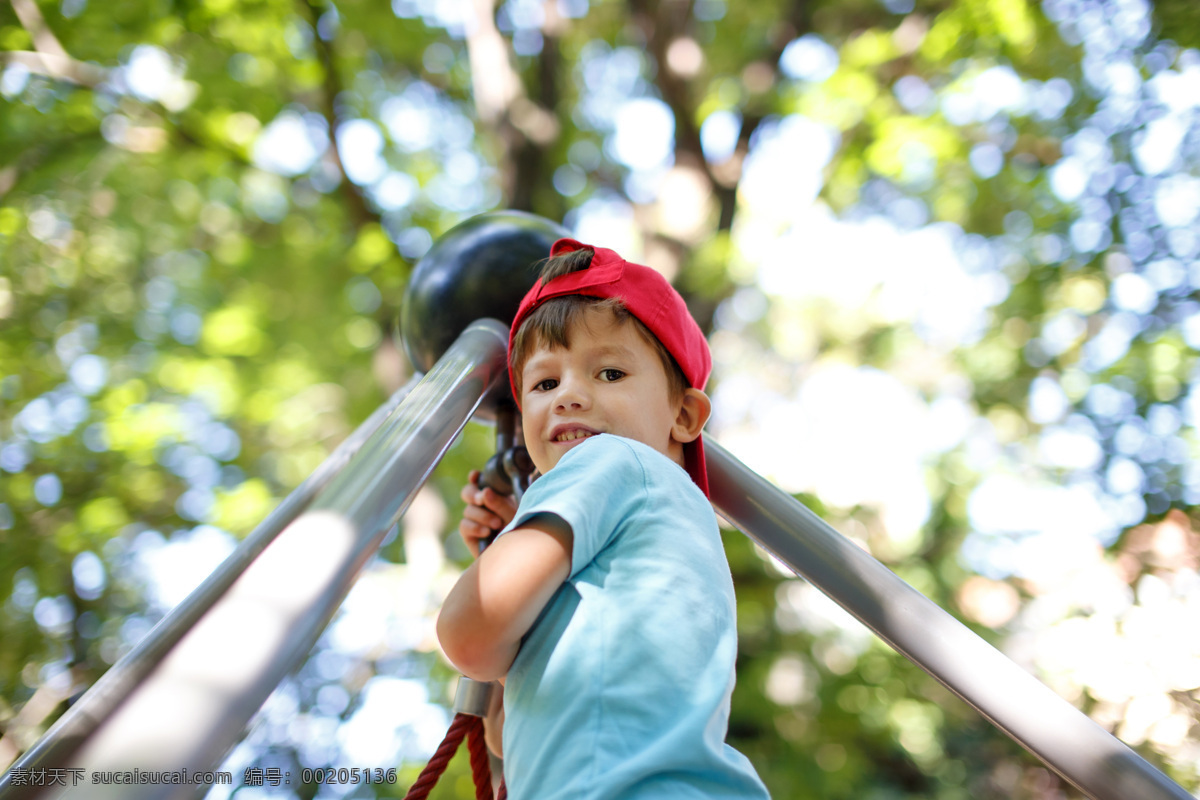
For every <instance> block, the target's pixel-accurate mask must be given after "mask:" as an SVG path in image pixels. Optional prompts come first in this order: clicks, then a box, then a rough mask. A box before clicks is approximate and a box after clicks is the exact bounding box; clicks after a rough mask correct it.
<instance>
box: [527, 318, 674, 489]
mask: <svg viewBox="0 0 1200 800" xmlns="http://www.w3.org/2000/svg"><path fill="white" fill-rule="evenodd" d="M569 339H570V342H571V344H570V347H566V348H553V349H551V348H546V347H539V348H538V349H536V350H534V352H533V354H532V355H531V356H530V357H529V359H528V360H527V361H526V362H525V365H524V367H523V368H522V370H521V387H522V388H521V412H522V413H521V424H522V428H523V430H524V433H525V446H526V448H528V450H529V455H530V456H531V457H532V458H533V463H534V465H535V466H536V467H537V468H538V471H539V472H541V473H543V474H545V473H546V472H548V471H549V470H550V469H552V468H553V467H554V465H555V464H557V463H558V460H559V459H560V458H562V456H563V454H564V453H566V452H567V451H568V450H570V449H571V448H572V447H575V446H576V445H577V444H579V443H580V442H582V441H583V440H584V439H585V438H587V437H588V436H592V435H595V434H597V433H612V434H616V435H618V436H624V437H626V438H628V439H634V440H636V441H639V442H641V443H643V444H646V445H649V446H650V447H653V448H654V449H655V450H657V451H658V452H660V453H662V454H663V455H665V456H667V457H668V458H670V459H672V460H673V461H675V463H677V464H680V465H682V463H683V444H682V443H681V442H679V441H677V440H676V439H675V438H674V437H673V436H672V431H673V428H675V427H676V421H677V418H678V416H679V412H680V406H681V404H682V401H680V402H676V403H672V402H671V399H670V392H669V390H668V383H667V375H666V373H665V372H664V370H663V365H662V361H661V360H660V359H659V357H658V354H657V353H656V352H655V350H654V348H653V347H651V346H650V344H648V343H647V342H646V340H645V339H643V338H642V337H641V335H640V334H639V333H638V331H637V329H636V328H635V326H634V325H633V324H632V323H624V324H623V323H620V322H618V321H617V320H616V319H615V318H614V317H613V315H612V314H611V312H609V311H604V310H592V311H588V312H587V314H586V316H585V317H584V321H583V322H582V323H580V324H577V325H576V326H575V327H574V328H573V329H572V330H571V331H570V336H569ZM689 391H691V390H689Z"/></svg>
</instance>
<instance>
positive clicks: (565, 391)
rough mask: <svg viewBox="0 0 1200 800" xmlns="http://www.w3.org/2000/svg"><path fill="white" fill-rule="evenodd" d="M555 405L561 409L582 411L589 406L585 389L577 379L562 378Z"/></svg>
mask: <svg viewBox="0 0 1200 800" xmlns="http://www.w3.org/2000/svg"><path fill="white" fill-rule="evenodd" d="M554 401H555V405H556V406H557V407H559V408H561V409H566V410H569V409H584V408H587V407H588V405H589V404H590V398H589V396H588V393H587V387H586V386H584V384H583V382H582V381H581V380H579V379H578V378H574V377H566V376H564V377H563V378H562V379H560V380H559V384H558V395H557V396H556V397H555V398H554Z"/></svg>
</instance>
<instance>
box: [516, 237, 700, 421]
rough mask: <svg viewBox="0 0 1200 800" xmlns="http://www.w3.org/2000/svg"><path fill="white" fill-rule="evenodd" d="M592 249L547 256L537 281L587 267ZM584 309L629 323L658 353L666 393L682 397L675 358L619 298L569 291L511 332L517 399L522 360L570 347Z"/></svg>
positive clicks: (682, 383)
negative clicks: (543, 350)
mask: <svg viewBox="0 0 1200 800" xmlns="http://www.w3.org/2000/svg"><path fill="white" fill-rule="evenodd" d="M594 254H595V250H593V249H592V248H590V247H584V248H581V249H579V250H572V251H571V252H569V253H563V254H562V255H557V256H551V257H550V258H548V259H546V260H545V261H544V262H543V264H542V270H541V281H542V283H543V284H546V283H549V282H550V281H552V280H554V279H555V278H558V277H561V276H563V275H568V274H570V273H572V272H578V271H579V270H581V269H587V268H588V267H589V266H591V263H592V256H593V255H594ZM588 311H608V312H609V313H611V314H612V315H613V318H614V319H615V320H616V321H617V323H618V324H620V325H625V324H627V323H632V324H633V327H634V330H636V331H637V333H638V335H639V336H641V337H642V339H643V340H645V342H646V344H648V345H650V347H651V348H652V349H653V350H654V352H655V353H657V354H658V358H659V360H660V361H661V362H662V366H663V372H665V373H666V375H667V393H668V396H669V397H670V399H671V402H672V403H674V402H676V401H678V400H679V399H680V398H681V397H683V393H684V391H685V390H686V389H687V388H688V381H687V378H685V377H684V375H683V370H682V369H680V367H679V363H678V362H677V361H676V360H675V357H674V356H672V355H671V354H670V352H668V351H667V348H666V346H665V345H663V343H662V342H660V341H659V340H658V337H657V336H655V335H654V334H653V333H651V331H650V329H649V328H647V327H646V325H645V324H644V323H643V322H642V321H641V320H640V319H638V318H637V317H635V316H634V315H633V314H631V313H630V311H629V309H628V308H626V306H625V303H623V302H622V301H621V299H620V298H619V297H589V296H587V295H581V294H570V295H564V296H562V297H554V298H551V299H550V300H547V301H546V302H544V303H542V304H541V305H540V306H538V307H537V308H535V309H534V310H533V311H531V312H530V313H529V316H527V317H526V318H525V319H524V321H522V323H521V327H520V328H518V329H517V331H516V332H515V333H514V334H513V344H512V348H511V352H510V353H509V367H510V369H511V370H512V377H513V392H514V394H516V395H517V397H518V399H519V398H520V395H521V381H522V379H523V378H522V375H521V371H522V369H523V368H524V366H525V362H526V361H528V360H529V357H530V356H531V355H532V354H533V351H534V349H535V348H537V347H538V346H541V347H548V348H552V349H553V348H558V347H570V346H571V341H570V336H571V331H572V330H574V328H575V326H576V325H578V324H587V322H586V319H585V317H586V315H587V313H588Z"/></svg>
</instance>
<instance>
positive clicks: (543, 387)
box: [533, 378, 558, 392]
mask: <svg viewBox="0 0 1200 800" xmlns="http://www.w3.org/2000/svg"><path fill="white" fill-rule="evenodd" d="M555 386H558V381H556V380H554V378H546V379H545V380H542V381H538V382H537V383H535V384H534V385H533V390H534V391H535V392H548V391H550V390H551V389H553V388H554V387H555Z"/></svg>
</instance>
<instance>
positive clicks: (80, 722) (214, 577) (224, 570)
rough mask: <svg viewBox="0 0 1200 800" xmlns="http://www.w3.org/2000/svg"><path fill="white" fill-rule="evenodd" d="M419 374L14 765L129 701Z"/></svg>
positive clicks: (68, 751)
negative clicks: (133, 693) (141, 683)
mask: <svg viewBox="0 0 1200 800" xmlns="http://www.w3.org/2000/svg"><path fill="white" fill-rule="evenodd" d="M420 377H421V376H420V375H417V376H414V377H413V378H412V379H411V380H409V381H408V383H406V384H405V385H404V386H402V387H400V388H399V389H398V390H396V392H395V393H394V394H392V396H391V397H390V398H388V399H387V401H385V402H384V403H383V405H381V406H380V407H379V408H377V409H376V410H375V411H374V413H372V414H371V416H369V417H368V418H367V419H366V420H364V421H363V423H362V424H361V425H359V426H358V428H356V429H355V430H354V432H353V433H351V434H350V435H349V436H347V437H346V439H345V440H344V441H343V442H342V443H341V444H340V445H338V446H337V447H336V448H335V449H334V451H333V452H332V453H330V454H329V456H328V457H326V459H325V460H324V461H322V462H321V464H320V466H318V467H317V468H316V469H315V470H313V472H312V474H311V475H309V476H308V478H306V479H305V480H304V482H302V483H301V484H300V485H299V486H297V487H296V488H295V489H293V490H292V492H291V493H290V494H289V495H288V496H287V497H285V498H284V499H283V501H282V502H280V503H279V505H277V506H276V507H275V508H274V509H273V510H272V511H271V513H269V514H268V515H267V516H266V518H265V519H264V520H263V521H262V522H260V523H259V524H258V525H257V526H256V527H255V528H254V530H253V531H251V532H250V534H249V535H248V536H247V537H246V538H245V539H243V540H242V542H241V544H239V545H238V547H237V549H236V550H234V552H232V553H230V555H229V557H228V558H226V559H225V560H224V561H223V562H221V564H220V565H219V566H218V567H217V568H216V569H215V570H213V572H212V574H211V575H209V576H208V577H207V578H205V579H204V581H203V582H202V583H201V584H200V585H199V586H197V587H196V589H195V590H193V591H192V593H191V594H189V595H188V596H187V597H186V598H184V599H183V600H182V601H181V602H180V603H179V604H178V605H176V606H175V607H174V608H173V609H171V610H170V611H169V612H168V613H167V615H166V616H164V617H163V618H162V619H161V620H160V621H159V622H158V624H156V625H155V626H154V628H153V629H151V630H150V632H149V633H147V634H146V635H145V636H144V637H142V639H141V641H139V642H138V643H137V644H136V645H134V647H133V648H132V649H131V650H130V651H129V652H128V653H126V654H125V655H124V656H122V657H121V659H120V660H118V661H117V663H115V664H113V665H112V667H110V668H109V669H108V671H107V672H105V673H104V674H103V675H101V676H100V679H99V680H97V681H96V683H94V684H93V685H92V686H91V687H90V688H88V690H87V691H86V692H84V694H83V695H82V696H81V697H80V698H79V699H78V700H76V701H75V703H73V704H72V705H71V707H70V708H69V709H67V711H66V712H65V713H64V714H63V715H62V716H61V717H59V718H58V720H57V721H56V722H55V723H54V725H52V726H51V727H50V729H49V730H48V731H47V732H46V733H45V734H44V735H43V736H42V738H41V739H39V740H38V741H37V743H35V744H34V746H33V747H31V748H30V749H29V750H28V751H26V752H25V753H24V754H23V755H22V757H21V758H20V759H19V760H18V761H17V762H16V763H15V764H14V765H13V766H14V768H16V769H20V770H26V771H28V772H33V771H34V770H45V769H49V768H51V765H54V764H63V763H65V762H66V761H67V759H68V758H70V757H71V755H72V754H73V753H74V752H75V750H76V749H78V747H79V745H80V744H81V743H82V742H83V741H84V740H85V739H87V738H88V737H89V736H91V734H92V733H93V732H94V731H95V730H96V728H97V727H98V726H99V725H100V723H101V722H102V721H103V720H104V719H105V718H106V717H108V715H109V714H111V713H112V712H113V710H114V709H115V708H116V707H117V706H118V705H120V704H121V703H122V702H123V701H124V700H125V698H126V697H128V696H129V694H130V692H132V691H133V690H134V689H135V688H136V687H137V685H138V683H140V682H141V680H142V679H143V678H145V677H146V675H148V674H149V673H150V671H151V670H153V669H154V667H155V666H157V665H158V663H159V662H160V661H162V659H163V658H164V657H165V656H166V654H167V653H168V652H170V650H171V648H172V647H174V646H175V645H176V644H177V643H178V642H179V640H180V639H181V638H182V637H183V635H184V634H185V633H187V631H188V630H189V629H190V628H191V627H192V625H194V624H195V623H196V620H198V619H200V617H201V616H203V615H204V613H205V612H207V611H208V609H210V608H212V606H213V604H214V603H216V602H217V600H218V599H220V597H221V595H222V594H224V593H225V591H226V590H227V589H228V588H229V587H230V586H231V585H232V584H233V582H234V581H235V580H236V579H237V577H238V576H239V575H241V574H242V572H243V571H244V570H245V569H246V567H247V566H249V565H250V562H252V561H253V560H254V559H255V558H257V557H258V555H259V554H260V553H261V552H262V551H263V550H264V549H265V548H266V547H267V545H269V544H270V543H271V542H272V541H273V540H274V539H275V537H276V536H278V535H279V533H280V531H282V530H283V529H284V527H286V526H287V525H288V523H290V522H291V521H292V520H294V519H295V518H296V517H297V516H298V515H299V514H300V512H302V511H303V510H304V509H305V507H306V506H308V504H309V503H310V502H311V501H312V499H313V497H315V496H316V494H317V492H318V491H320V490H321V489H323V488H324V487H325V486H326V485H327V484H328V483H329V481H330V480H331V479H332V478H333V476H334V475H336V474H337V473H338V472H339V471H340V470H341V469H342V468H343V467H345V466H346V464H347V462H349V460H350V459H351V457H353V456H354V454H355V453H357V452H358V451H359V449H360V448H361V447H362V446H363V443H364V442H366V441H367V439H369V438H370V437H371V435H372V434H374V433H375V431H377V430H378V429H379V426H380V425H381V424H383V421H384V419H386V418H387V416H388V415H389V414H391V413H392V412H393V411H394V410H395V409H396V407H397V406H399V405H400V403H401V401H403V400H404V398H405V397H407V396H408V393H409V392H411V391H412V389H413V387H414V386H416V385H417V381H418V380H419V379H420ZM11 783H12V773H8V774H6V775H3V776H0V794H3V793H4V791H5V789H6V788H8V787H9V786H10V785H11Z"/></svg>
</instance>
